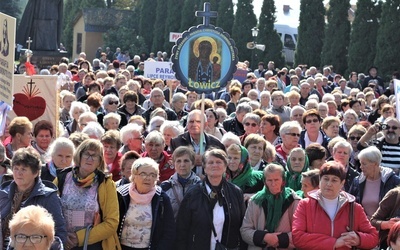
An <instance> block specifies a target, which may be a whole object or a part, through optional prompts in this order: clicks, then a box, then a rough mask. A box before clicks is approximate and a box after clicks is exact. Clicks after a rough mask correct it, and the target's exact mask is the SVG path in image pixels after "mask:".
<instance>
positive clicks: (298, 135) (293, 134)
mask: <svg viewBox="0 0 400 250" xmlns="http://www.w3.org/2000/svg"><path fill="white" fill-rule="evenodd" d="M285 135H291V136H297V137H300V134H297V133H286V134H285Z"/></svg>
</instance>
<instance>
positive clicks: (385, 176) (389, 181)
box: [349, 167, 400, 204]
mask: <svg viewBox="0 0 400 250" xmlns="http://www.w3.org/2000/svg"><path fill="white" fill-rule="evenodd" d="M380 172H381V185H380V190H379V201H381V200H382V199H383V197H384V196H385V194H386V193H387V192H389V190H390V189H392V188H394V187H396V186H397V185H399V184H400V178H399V177H398V176H397V175H396V174H395V173H394V172H393V170H392V169H390V168H385V167H380ZM365 181H366V177H365V175H364V174H363V173H361V174H360V175H359V176H358V177H356V178H355V179H354V181H353V184H352V185H351V187H350V190H349V193H350V194H352V195H354V196H355V197H356V202H358V203H360V204H361V201H362V199H363V195H364V188H365Z"/></svg>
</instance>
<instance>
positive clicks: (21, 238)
mask: <svg viewBox="0 0 400 250" xmlns="http://www.w3.org/2000/svg"><path fill="white" fill-rule="evenodd" d="M14 238H15V241H16V242H17V243H20V244H25V242H26V241H27V240H28V239H29V240H30V241H31V243H32V244H39V243H40V242H42V239H43V238H47V236H46V235H29V236H28V235H25V234H16V235H15V236H14Z"/></svg>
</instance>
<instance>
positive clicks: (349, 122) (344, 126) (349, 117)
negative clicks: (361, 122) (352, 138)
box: [339, 109, 358, 139]
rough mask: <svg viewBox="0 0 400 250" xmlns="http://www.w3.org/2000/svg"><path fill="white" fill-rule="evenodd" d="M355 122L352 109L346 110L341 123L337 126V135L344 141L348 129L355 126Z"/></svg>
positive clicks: (356, 118)
mask: <svg viewBox="0 0 400 250" xmlns="http://www.w3.org/2000/svg"><path fill="white" fill-rule="evenodd" d="M357 122H358V115H357V113H356V112H355V111H354V110H352V109H348V110H347V111H346V112H345V113H344V115H343V121H342V123H341V124H340V125H339V135H340V136H341V137H343V138H344V139H347V135H348V133H349V131H350V129H351V128H352V127H353V126H354V125H356V123H357Z"/></svg>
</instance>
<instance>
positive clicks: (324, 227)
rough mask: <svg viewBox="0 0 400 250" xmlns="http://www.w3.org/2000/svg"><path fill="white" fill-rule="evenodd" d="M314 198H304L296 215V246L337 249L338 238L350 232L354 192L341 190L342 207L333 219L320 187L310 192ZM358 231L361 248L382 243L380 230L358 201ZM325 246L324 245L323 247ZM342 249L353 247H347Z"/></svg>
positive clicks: (293, 229)
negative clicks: (372, 222) (328, 212)
mask: <svg viewBox="0 0 400 250" xmlns="http://www.w3.org/2000/svg"><path fill="white" fill-rule="evenodd" d="M309 194H310V198H307V199H304V200H301V201H300V203H299V205H298V207H297V209H296V212H295V213H294V218H293V227H292V237H293V243H294V245H295V247H296V249H300V250H301V249H307V250H312V249H316V250H317V249H334V245H335V242H336V239H338V238H339V237H340V236H341V234H342V233H344V232H347V227H348V226H349V216H350V203H349V202H355V198H354V196H352V195H350V194H348V193H346V192H344V191H342V192H340V194H339V209H338V212H337V213H336V215H335V218H334V220H333V221H331V219H330V218H329V216H328V214H327V213H326V212H325V209H324V206H323V203H322V202H321V199H322V195H321V192H320V190H316V191H314V192H311V193H309ZM353 228H354V231H355V232H356V233H357V234H358V235H359V237H360V245H359V246H357V248H361V249H372V248H374V247H375V246H377V245H378V232H377V231H376V229H375V228H374V227H373V226H372V225H371V223H370V222H369V220H368V218H367V216H366V215H365V212H364V209H363V208H362V207H361V205H360V204H358V203H354V227H353ZM322 246H323V247H322ZM340 249H349V248H347V247H343V248H340Z"/></svg>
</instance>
